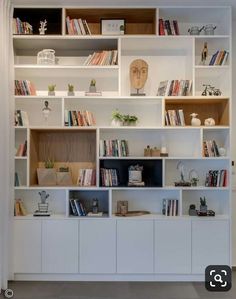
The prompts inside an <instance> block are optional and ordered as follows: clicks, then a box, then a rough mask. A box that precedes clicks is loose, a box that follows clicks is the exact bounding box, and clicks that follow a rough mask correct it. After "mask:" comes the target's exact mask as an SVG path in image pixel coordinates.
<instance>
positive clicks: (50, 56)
mask: <svg viewBox="0 0 236 299" xmlns="http://www.w3.org/2000/svg"><path fill="white" fill-rule="evenodd" d="M37 64H47V65H48V64H49V65H51V64H55V50H52V49H44V50H42V51H40V52H38V55H37Z"/></svg>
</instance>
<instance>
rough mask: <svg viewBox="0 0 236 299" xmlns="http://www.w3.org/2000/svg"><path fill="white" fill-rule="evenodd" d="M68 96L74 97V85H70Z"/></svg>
mask: <svg viewBox="0 0 236 299" xmlns="http://www.w3.org/2000/svg"><path fill="white" fill-rule="evenodd" d="M67 94H68V96H74V95H75V92H74V85H72V84H68V91H67Z"/></svg>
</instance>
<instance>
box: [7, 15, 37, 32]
mask: <svg viewBox="0 0 236 299" xmlns="http://www.w3.org/2000/svg"><path fill="white" fill-rule="evenodd" d="M12 32H13V34H33V27H32V26H31V25H30V24H29V23H28V22H22V21H21V20H20V19H19V18H14V19H13V21H12Z"/></svg>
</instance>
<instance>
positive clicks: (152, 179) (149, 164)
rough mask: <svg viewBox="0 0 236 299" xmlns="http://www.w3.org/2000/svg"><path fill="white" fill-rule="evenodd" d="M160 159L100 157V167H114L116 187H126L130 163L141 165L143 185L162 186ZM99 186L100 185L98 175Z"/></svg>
mask: <svg viewBox="0 0 236 299" xmlns="http://www.w3.org/2000/svg"><path fill="white" fill-rule="evenodd" d="M162 163H163V162H162V160H161V159H156V160H141V159H139V160H136V159H135V160H134V159H125V160H120V159H101V160H100V169H101V168H107V169H116V170H117V177H118V183H119V185H118V187H127V186H128V180H129V167H130V166H131V165H137V164H138V165H140V166H143V172H142V180H143V181H144V183H145V187H162ZM100 186H102V181H101V175H100Z"/></svg>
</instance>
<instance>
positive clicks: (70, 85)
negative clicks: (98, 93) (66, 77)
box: [68, 84, 74, 92]
mask: <svg viewBox="0 0 236 299" xmlns="http://www.w3.org/2000/svg"><path fill="white" fill-rule="evenodd" d="M68 91H69V92H74V85H72V84H68Z"/></svg>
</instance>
